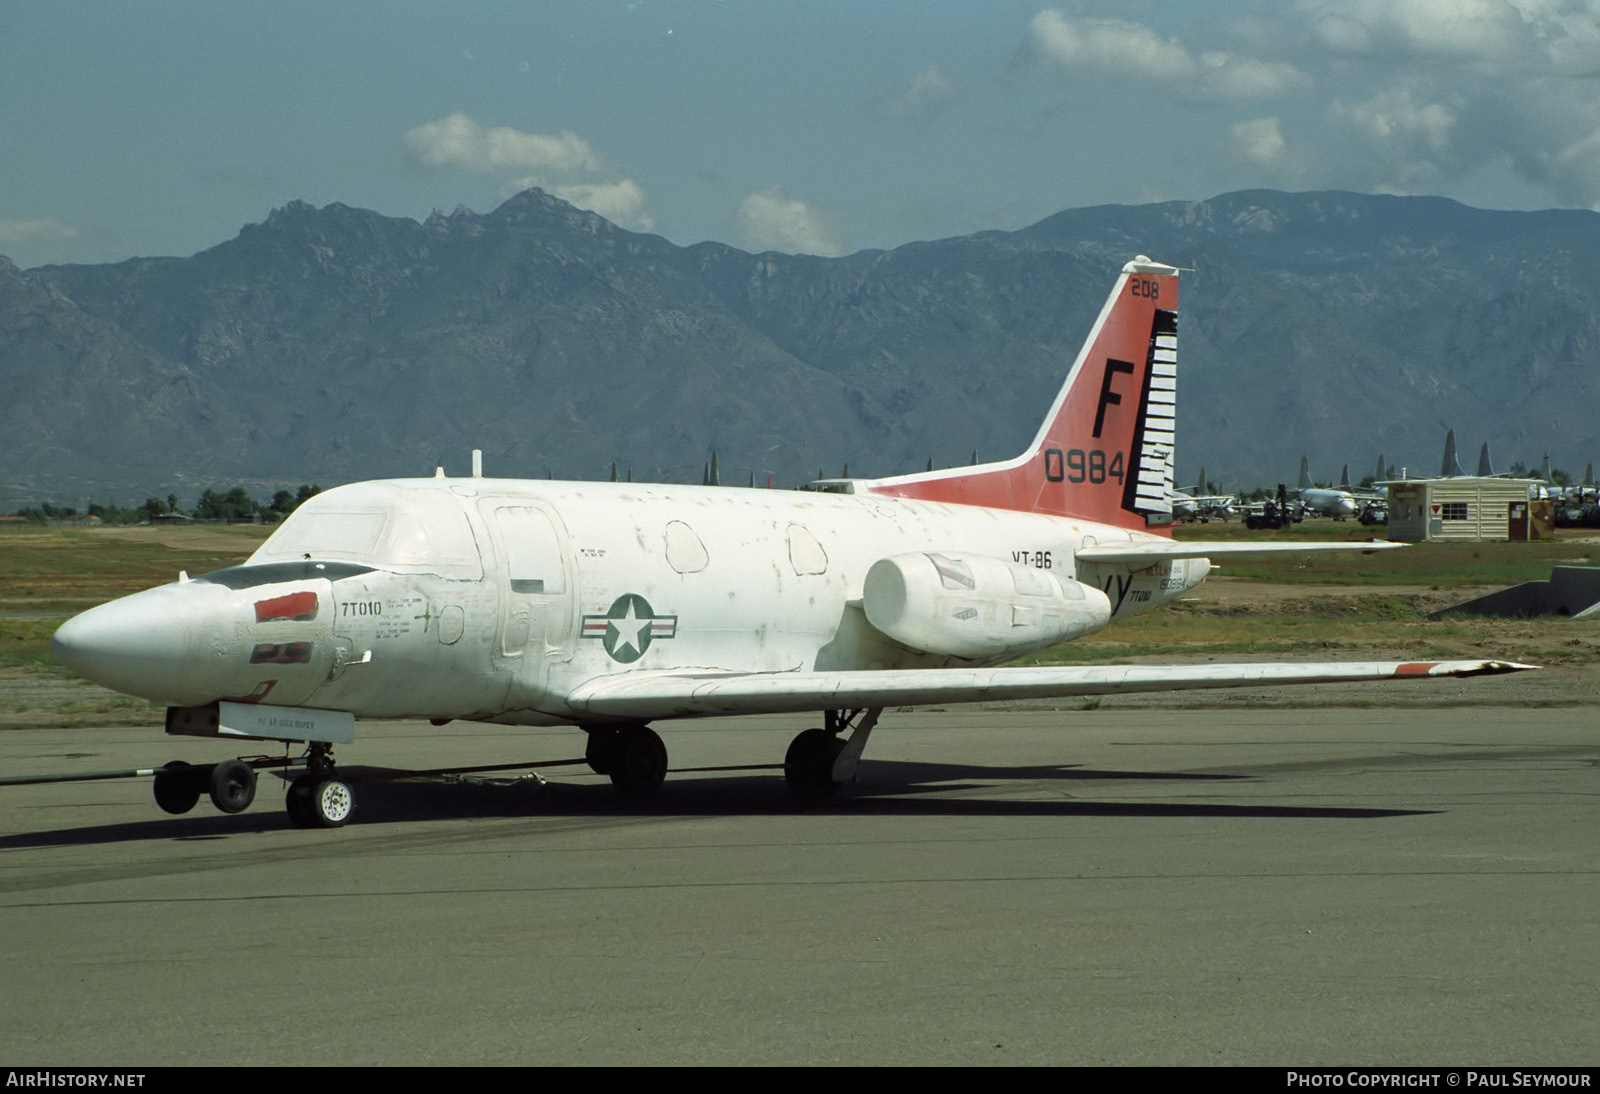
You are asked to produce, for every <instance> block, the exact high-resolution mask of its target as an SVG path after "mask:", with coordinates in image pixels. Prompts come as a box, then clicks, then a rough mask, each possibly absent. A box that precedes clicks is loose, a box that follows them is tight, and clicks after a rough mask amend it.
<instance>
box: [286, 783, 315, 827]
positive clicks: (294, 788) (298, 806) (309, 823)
mask: <svg viewBox="0 0 1600 1094" xmlns="http://www.w3.org/2000/svg"><path fill="white" fill-rule="evenodd" d="M312 783H313V780H312V778H311V776H310V775H301V776H300V777H299V778H297V779H295V780H294V781H293V782H291V783H290V784H289V789H288V790H287V791H286V792H285V793H284V795H283V808H284V812H286V813H288V814H289V820H290V822H291V823H292V824H293V825H294V826H295V827H296V828H313V827H315V826H316V823H317V822H316V820H315V818H313V817H312V816H311V787H312Z"/></svg>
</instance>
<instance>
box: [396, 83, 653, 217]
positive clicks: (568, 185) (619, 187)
mask: <svg viewBox="0 0 1600 1094" xmlns="http://www.w3.org/2000/svg"><path fill="white" fill-rule="evenodd" d="M400 139H401V144H402V145H403V146H404V148H405V153H406V156H407V158H408V159H410V160H411V162H413V163H415V164H418V165H420V166H423V167H430V168H436V169H456V170H462V171H471V172H475V173H478V174H487V175H505V176H506V178H505V182H504V184H503V185H502V187H501V193H502V196H505V197H509V196H510V195H511V194H512V193H516V192H518V191H521V190H526V189H528V188H529V187H531V186H537V187H539V188H541V189H543V190H547V191H548V192H550V193H552V194H554V195H555V196H557V197H559V198H561V199H562V200H563V201H567V202H570V203H571V204H573V205H576V206H578V207H579V208H582V209H589V210H591V211H593V212H596V213H599V214H600V215H601V216H603V217H605V218H606V219H607V220H610V221H612V222H613V223H616V224H620V225H622V226H623V227H626V228H633V229H637V230H640V231H649V230H650V229H651V227H652V226H653V225H652V222H651V220H650V218H649V217H648V216H646V215H645V214H644V190H643V189H642V188H641V187H640V186H639V184H638V183H637V182H635V181H634V180H632V179H630V178H624V177H621V176H619V175H618V174H617V173H616V172H614V171H611V170H610V169H609V168H608V167H607V165H606V163H605V160H604V158H603V157H601V156H600V154H599V153H598V152H596V151H595V150H594V148H593V147H592V146H591V145H590V144H589V142H588V141H586V140H584V139H583V138H582V137H580V136H578V135H577V134H576V133H571V132H568V131H565V130H563V131H562V132H560V133H529V132H525V131H523V130H520V129H513V128H511V127H510V126H504V125H500V126H485V125H482V124H480V123H479V122H477V121H475V120H474V119H472V118H470V117H468V116H467V115H465V114H462V113H459V112H458V113H455V114H451V115H449V116H447V117H443V118H439V119H436V120H434V121H431V122H428V123H427V124H425V125H419V126H417V127H416V128H415V129H412V130H409V131H408V132H406V133H405V134H404V135H403V136H402V137H401V138H400Z"/></svg>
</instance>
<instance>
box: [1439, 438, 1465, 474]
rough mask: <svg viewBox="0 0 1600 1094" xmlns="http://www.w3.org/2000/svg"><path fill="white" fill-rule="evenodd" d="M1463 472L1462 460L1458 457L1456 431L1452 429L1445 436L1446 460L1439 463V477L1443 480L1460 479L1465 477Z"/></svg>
mask: <svg viewBox="0 0 1600 1094" xmlns="http://www.w3.org/2000/svg"><path fill="white" fill-rule="evenodd" d="M1465 474H1466V471H1464V470H1462V467H1461V460H1460V459H1459V458H1457V456H1456V431H1455V430H1453V429H1451V430H1448V431H1446V433H1445V435H1444V459H1443V460H1441V461H1439V477H1440V478H1441V479H1451V478H1460V477H1461V476H1463V475H1465Z"/></svg>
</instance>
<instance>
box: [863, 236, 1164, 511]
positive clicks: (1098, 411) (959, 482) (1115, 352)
mask: <svg viewBox="0 0 1600 1094" xmlns="http://www.w3.org/2000/svg"><path fill="white" fill-rule="evenodd" d="M1177 309H1178V271H1177V270H1176V269H1174V268H1173V267H1171V266H1164V265H1162V264H1161V263H1159V262H1152V261H1150V260H1149V259H1148V258H1145V257H1143V256H1142V255H1141V256H1140V257H1139V258H1136V259H1134V260H1133V261H1132V262H1130V263H1128V264H1127V265H1126V266H1124V267H1123V268H1122V276H1121V277H1119V278H1118V279H1117V284H1116V288H1114V289H1113V290H1112V291H1111V296H1110V298H1109V299H1107V300H1106V304H1105V307H1104V308H1102V309H1101V310H1100V318H1099V319H1097V320H1096V321H1095V325H1094V328H1093V329H1092V330H1091V331H1090V332H1089V337H1088V339H1087V340H1086V341H1085V342H1084V344H1083V349H1082V350H1080V351H1079V352H1078V359H1077V360H1076V361H1074V362H1073V364H1072V369H1071V371H1070V372H1068V373H1067V380H1066V383H1064V384H1063V385H1062V387H1061V390H1060V392H1059V393H1058V394H1057V395H1056V399H1055V403H1054V404H1053V405H1052V406H1051V407H1050V413H1049V414H1048V415H1046V416H1045V420H1044V424H1043V425H1042V426H1041V427H1040V429H1039V435H1038V436H1037V437H1035V438H1034V440H1033V444H1032V445H1031V446H1030V447H1029V448H1028V450H1027V451H1026V452H1024V453H1023V454H1022V455H1021V456H1018V457H1017V458H1016V459H1014V460H1008V461H1006V462H1005V463H991V464H979V465H978V466H976V467H959V468H949V469H947V470H943V471H929V472H924V473H922V474H917V475H902V476H899V477H896V478H889V479H877V480H875V481H873V482H871V483H868V484H862V488H863V489H864V491H867V492H871V493H875V494H892V495H894V496H896V497H902V498H919V499H922V500H925V501H943V502H953V503H957V504H962V505H982V506H987V507H990V508H995V509H1019V510H1022V511H1024V512H1032V513H1050V514H1053V515H1056V516H1064V517H1076V518H1078V519H1080V520H1092V521H1096V522H1099V523H1101V524H1112V525H1117V526H1118V527H1122V528H1139V529H1145V528H1163V527H1165V526H1167V525H1170V524H1171V522H1172V500H1171V497H1172V487H1173V483H1172V472H1173V456H1172V453H1173V443H1174V427H1175V419H1174V414H1175V410H1176V396H1177V363H1178V335H1177V331H1178V313H1177Z"/></svg>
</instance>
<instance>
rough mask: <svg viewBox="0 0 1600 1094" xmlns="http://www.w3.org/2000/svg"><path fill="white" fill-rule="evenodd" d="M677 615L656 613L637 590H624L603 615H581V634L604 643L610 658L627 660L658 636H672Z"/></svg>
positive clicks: (644, 648)
mask: <svg viewBox="0 0 1600 1094" xmlns="http://www.w3.org/2000/svg"><path fill="white" fill-rule="evenodd" d="M677 634H678V617H677V616H675V615H657V614H656V613H655V609H653V608H651V607H650V602H649V601H648V600H646V599H645V598H644V597H642V596H640V595H639V594H638V593H623V594H622V595H621V596H619V597H617V599H616V600H615V601H613V602H612V605H611V607H609V608H607V609H606V614H604V615H586V616H584V617H583V637H585V638H598V639H600V640H601V641H602V642H604V643H605V645H606V652H607V653H609V654H610V655H611V658H612V660H614V661H620V662H622V663H623V664H625V665H626V664H628V663H630V662H633V661H637V660H639V658H641V657H643V656H644V651H645V650H647V649H649V648H650V643H651V642H654V641H655V640H656V639H658V638H675V637H677Z"/></svg>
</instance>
